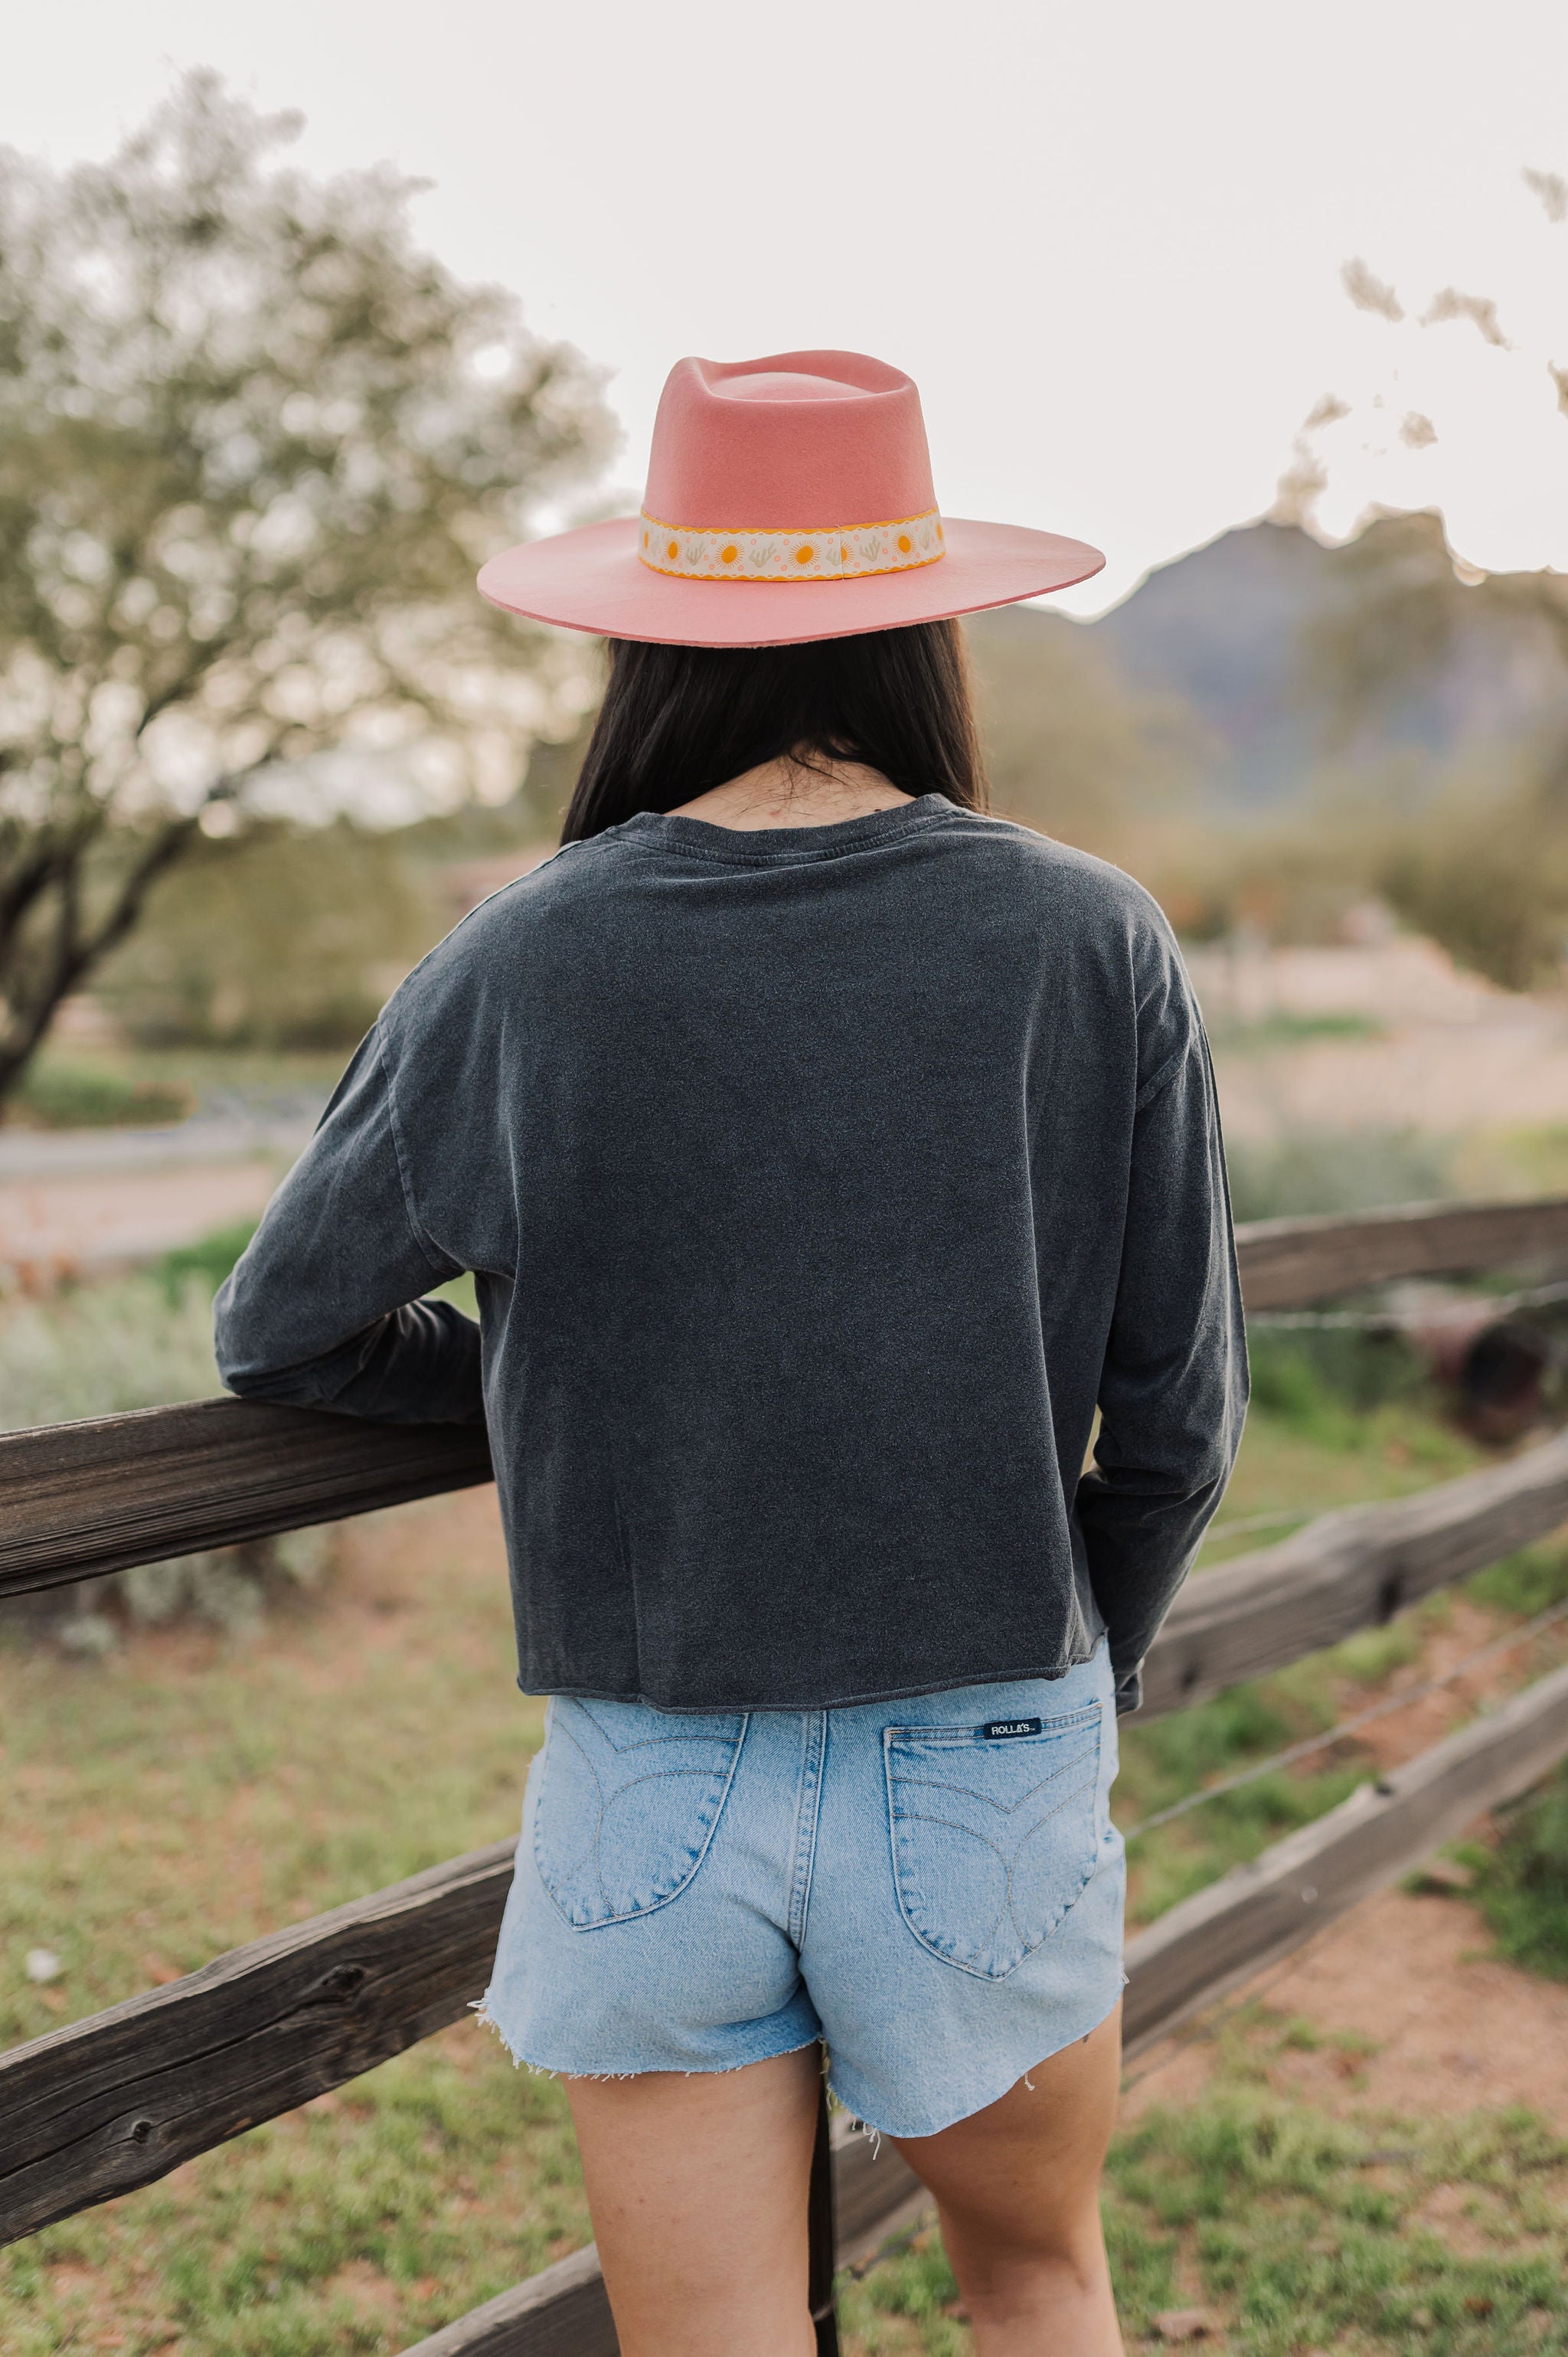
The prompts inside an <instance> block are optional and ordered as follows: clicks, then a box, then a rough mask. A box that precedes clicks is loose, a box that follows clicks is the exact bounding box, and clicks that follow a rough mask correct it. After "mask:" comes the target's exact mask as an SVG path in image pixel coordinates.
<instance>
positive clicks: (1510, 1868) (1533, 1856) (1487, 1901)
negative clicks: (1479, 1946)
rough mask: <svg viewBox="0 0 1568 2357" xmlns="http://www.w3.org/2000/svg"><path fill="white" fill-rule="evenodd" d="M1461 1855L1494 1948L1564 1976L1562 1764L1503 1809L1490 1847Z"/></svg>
mask: <svg viewBox="0 0 1568 2357" xmlns="http://www.w3.org/2000/svg"><path fill="white" fill-rule="evenodd" d="M1463 1855H1464V1856H1465V1857H1466V1859H1467V1860H1468V1862H1469V1863H1470V1864H1471V1865H1472V1866H1473V1867H1475V1869H1476V1872H1477V1899H1478V1900H1479V1903H1480V1907H1481V1911H1482V1913H1483V1914H1484V1915H1485V1917H1486V1919H1487V1923H1488V1924H1489V1926H1490V1928H1491V1932H1492V1936H1493V1938H1494V1939H1495V1940H1496V1942H1497V1944H1498V1952H1499V1953H1501V1954H1502V1955H1505V1956H1507V1957H1508V1958H1509V1962H1510V1963H1512V1964H1522V1965H1524V1966H1525V1967H1526V1969H1527V1970H1528V1971H1530V1972H1533V1973H1544V1974H1546V1975H1548V1976H1549V1977H1550V1978H1551V1979H1552V1980H1558V1981H1568V1770H1563V1769H1560V1770H1558V1772H1557V1774H1556V1775H1555V1776H1554V1777H1553V1778H1552V1781H1551V1782H1550V1783H1549V1784H1547V1785H1546V1786H1545V1787H1544V1788H1543V1789H1542V1790H1541V1791H1540V1792H1531V1793H1530V1794H1529V1795H1528V1796H1527V1798H1526V1799H1525V1800H1524V1801H1522V1802H1520V1803H1517V1804H1516V1805H1515V1806H1514V1807H1513V1808H1512V1809H1511V1810H1509V1812H1508V1813H1507V1814H1506V1815H1505V1818H1504V1821H1503V1832H1502V1837H1501V1839H1500V1840H1499V1841H1498V1845H1497V1846H1496V1847H1495V1849H1490V1850H1487V1849H1485V1848H1472V1849H1468V1850H1466V1852H1464V1853H1463Z"/></svg>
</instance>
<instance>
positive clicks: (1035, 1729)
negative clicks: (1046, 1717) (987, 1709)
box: [980, 1718, 1041, 1743]
mask: <svg viewBox="0 0 1568 2357" xmlns="http://www.w3.org/2000/svg"><path fill="white" fill-rule="evenodd" d="M1040 1724H1041V1722H1040V1721H1039V1720H1038V1719H1037V1718H988V1719H987V1720H986V1722H985V1725H984V1726H983V1727H982V1728H981V1730H980V1731H981V1733H982V1735H983V1736H984V1738H985V1739H986V1741H987V1743H994V1742H995V1741H996V1739H997V1738H998V1737H999V1736H1003V1735H1038V1733H1039V1731H1040Z"/></svg>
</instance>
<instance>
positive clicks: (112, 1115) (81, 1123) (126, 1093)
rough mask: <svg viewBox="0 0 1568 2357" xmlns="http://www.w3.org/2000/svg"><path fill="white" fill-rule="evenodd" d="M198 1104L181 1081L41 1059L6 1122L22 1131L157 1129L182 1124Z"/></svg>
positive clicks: (19, 1089) (59, 1058) (32, 1068)
mask: <svg viewBox="0 0 1568 2357" xmlns="http://www.w3.org/2000/svg"><path fill="white" fill-rule="evenodd" d="M194 1103H195V1099H194V1097H193V1095H192V1092H191V1091H190V1089H189V1088H188V1086H187V1085H186V1084H185V1083H184V1082H181V1081H177V1080H161V1079H158V1080H155V1079H152V1078H149V1077H147V1076H145V1075H138V1074H137V1073H135V1072H134V1071H124V1070H123V1069H121V1068H120V1067H119V1066H118V1065H116V1064H113V1063H98V1062H94V1063H86V1062H82V1061H81V1060H78V1059H76V1058H74V1057H70V1056H59V1055H40V1056H38V1058H36V1059H35V1060H34V1061H33V1063H31V1064H30V1065H29V1066H28V1068H27V1071H26V1072H25V1073H24V1074H23V1076H22V1079H21V1082H20V1083H19V1085H18V1086H17V1088H16V1092H15V1093H14V1095H13V1096H12V1098H11V1100H10V1102H9V1103H8V1104H7V1105H6V1107H5V1118H6V1119H7V1120H8V1121H10V1122H12V1123H13V1124H15V1125H16V1126H17V1127H18V1128H23V1129H120V1128H133V1129H157V1128H163V1127H166V1125H168V1124H169V1123H170V1122H177V1121H183V1120H184V1119H185V1117H186V1115H187V1114H188V1113H189V1112H190V1111H191V1109H192V1106H193V1104H194Z"/></svg>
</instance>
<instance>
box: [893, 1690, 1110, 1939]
mask: <svg viewBox="0 0 1568 2357" xmlns="http://www.w3.org/2000/svg"><path fill="white" fill-rule="evenodd" d="M995 1723H996V1722H993V1725H994V1724H995ZM1034 1724H1035V1728H1036V1731H1034V1732H1031V1733H1028V1734H1017V1735H1004V1736H995V1735H992V1734H991V1733H989V1732H988V1730H987V1729H986V1728H985V1727H888V1728H887V1729H886V1732H885V1733H884V1736H883V1738H882V1741H883V1753H884V1758H885V1760H886V1770H887V1813H888V1822H889V1825H890V1827H891V1831H892V1836H893V1877H894V1881H895V1883H896V1884H897V1891H898V1905H899V1909H900V1911H901V1912H902V1914H903V1917H904V1921H905V1922H906V1923H908V1927H909V1929H910V1931H911V1932H913V1933H914V1934H915V1937H916V1939H917V1940H918V1941H919V1942H920V1943H921V1945H922V1946H923V1947H927V1948H929V1950H930V1951H931V1953H932V1954H933V1955H935V1956H940V1958H941V1959H942V1961H943V1963H944V1964H956V1965H957V1966H958V1967H959V1969H960V1970H961V1972H966V1973H976V1974H978V1975H980V1976H981V1977H982V1978H983V1979H986V1980H1003V1979H1004V1978H1005V1977H1006V1975H1008V1974H1009V1973H1010V1972H1012V1971H1013V1970H1014V1969H1015V1967H1016V1966H1017V1965H1018V1964H1022V1962H1023V1960H1024V1958H1025V1957H1026V1955H1028V1954H1029V1953H1030V1952H1031V1951H1032V1950H1033V1949H1035V1948H1037V1947H1039V1946H1040V1945H1041V1944H1042V1943H1043V1942H1045V1941H1046V1940H1048V1939H1049V1937H1050V1935H1051V1933H1052V1932H1054V1931H1055V1930H1056V1928H1057V1926H1058V1923H1059V1922H1060V1921H1061V1920H1062V1918H1063V1916H1064V1915H1065V1914H1066V1913H1067V1911H1068V1910H1069V1907H1070V1906H1071V1905H1072V1903H1073V1901H1074V1900H1075V1899H1077V1898H1078V1896H1079V1893H1080V1891H1082V1890H1083V1889H1084V1888H1085V1886H1086V1885H1087V1883H1088V1881H1089V1878H1090V1876H1091V1875H1092V1873H1093V1872H1094V1868H1095V1866H1096V1864H1097V1862H1098V1858H1099V1847H1100V1841H1099V1825H1098V1822H1097V1802H1096V1788H1097V1786H1098V1783H1099V1780H1100V1765H1101V1706H1100V1705H1099V1704H1098V1703H1090V1705H1089V1706H1087V1707H1086V1708H1084V1709H1082V1710H1075V1711H1070V1712H1069V1713H1068V1714H1067V1715H1066V1716H1065V1717H1061V1718H1047V1719H1041V1720H1038V1721H1036V1722H1035V1723H1034Z"/></svg>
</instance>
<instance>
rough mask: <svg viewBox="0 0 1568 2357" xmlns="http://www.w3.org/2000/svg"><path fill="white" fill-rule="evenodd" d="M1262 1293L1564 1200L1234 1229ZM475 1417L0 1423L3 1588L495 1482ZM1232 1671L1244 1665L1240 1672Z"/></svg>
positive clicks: (1428, 1267) (1388, 1274) (1470, 1238)
mask: <svg viewBox="0 0 1568 2357" xmlns="http://www.w3.org/2000/svg"><path fill="white" fill-rule="evenodd" d="M1236 1250H1237V1257H1238V1261H1239V1263H1240V1271H1241V1287H1242V1292H1243V1294H1244V1296H1245V1297H1246V1301H1247V1305H1248V1307H1249V1308H1252V1309H1282V1308H1305V1307H1306V1306H1308V1305H1310V1304H1311V1303H1313V1302H1315V1301H1320V1300H1323V1299H1326V1297H1328V1296H1329V1295H1331V1294H1336V1293H1347V1292H1351V1291H1354V1290H1357V1289H1359V1288H1360V1287H1362V1286H1369V1285H1377V1284H1381V1283H1384V1282H1387V1281H1390V1280H1391V1279H1393V1278H1397V1277H1402V1276H1411V1275H1440V1274H1444V1273H1446V1274H1449V1275H1455V1274H1460V1273H1463V1272H1465V1271H1467V1270H1473V1269H1480V1268H1487V1267H1499V1266H1503V1265H1510V1264H1513V1263H1517V1262H1520V1261H1528V1260H1531V1259H1535V1258H1538V1257H1539V1256H1541V1254H1549V1253H1559V1254H1563V1253H1568V1200H1561V1199H1557V1198H1552V1199H1550V1200H1542V1201H1539V1202H1529V1203H1460V1204H1452V1203H1438V1204H1425V1203H1422V1204H1416V1205H1413V1206H1409V1207H1406V1208H1405V1209H1404V1210H1402V1211H1369V1212H1361V1213H1359V1214H1358V1215H1357V1216H1356V1217H1354V1218H1344V1219H1338V1218H1335V1219H1310V1220H1264V1221H1260V1222H1254V1223H1253V1224H1252V1225H1251V1226H1243V1227H1241V1228H1239V1229H1238V1230H1237V1233H1236ZM490 1478H491V1476H490V1460H489V1448H488V1446H487V1444H486V1440H485V1436H484V1434H483V1432H482V1431H481V1430H478V1429H477V1428H474V1427H469V1426H445V1425H375V1424H364V1423H361V1422H360V1421H359V1420H358V1419H357V1418H355V1417H353V1416H343V1415H326V1414H324V1413H323V1412H322V1411H320V1410H318V1409H311V1408H295V1407H280V1406H277V1405H272V1404H269V1403H267V1402H265V1401H262V1400H235V1399H209V1400H191V1401H187V1402H185V1403H183V1404H182V1405H178V1406H175V1407H154V1408H143V1409H140V1410H138V1411H137V1412H136V1413H134V1414H133V1415H111V1416H99V1417H94V1418H91V1419H90V1420H88V1421H86V1422H83V1423H81V1424H60V1425H47V1426H41V1427H40V1428H38V1430H35V1431H31V1432H14V1433H6V1434H4V1435H0V1497H3V1498H4V1500H5V1523H4V1528H3V1529H0V1596H5V1595H7V1594H9V1595H18V1594H21V1593H23V1592H25V1591H26V1590H27V1589H32V1588H41V1587H59V1586H63V1585H64V1584H65V1583H67V1582H68V1581H70V1580H76V1579H90V1578H92V1577H95V1576H97V1575H98V1574H100V1573H102V1572H110V1571H123V1570H124V1569H126V1568H127V1567H128V1566H130V1565H132V1564H137V1563H152V1562H157V1561H158V1560H160V1559H161V1558H162V1557H164V1556H167V1555H193V1554H197V1553H199V1552H201V1551H203V1550H205V1549H207V1548H209V1547H218V1546H231V1545H237V1544H240V1543H241V1542H242V1541H244V1540H247V1539H257V1538H266V1537H270V1536H272V1535H273V1534H274V1533H276V1532H279V1531H286V1530H294V1529H297V1528H299V1527H300V1526H301V1525H303V1524H306V1523H329V1522H336V1521H339V1520H341V1519H342V1518H343V1517H344V1516H345V1515H349V1514H362V1513H367V1512H371V1510H372V1509H373V1508H376V1507H380V1506H396V1505H402V1504H404V1503H405V1502H407V1501H409V1500H411V1499H413V1498H427V1497H431V1496H434V1495H435V1494H436V1493H437V1492H439V1491H445V1490H460V1489H465V1488H467V1487H471V1486H472V1485H474V1484H476V1483H478V1482H482V1481H488V1480H489V1479H490ZM1239 1674H1243V1675H1244V1674H1248V1673H1245V1672H1242V1673H1239Z"/></svg>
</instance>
